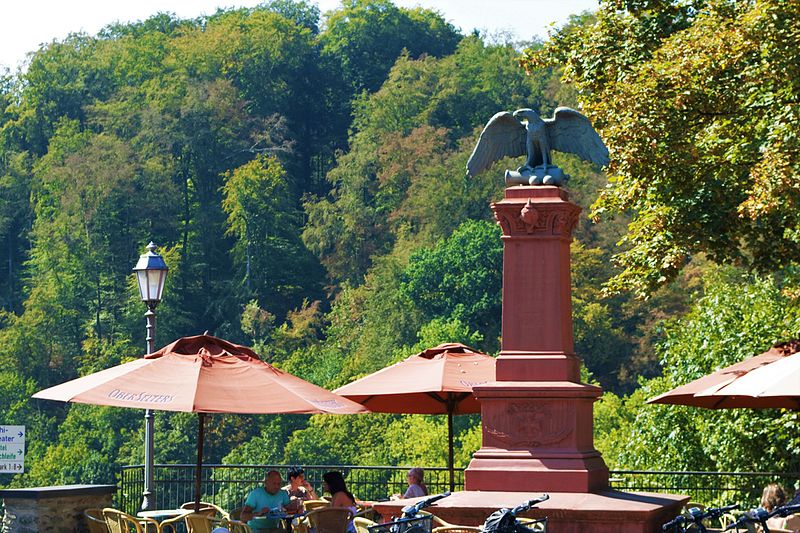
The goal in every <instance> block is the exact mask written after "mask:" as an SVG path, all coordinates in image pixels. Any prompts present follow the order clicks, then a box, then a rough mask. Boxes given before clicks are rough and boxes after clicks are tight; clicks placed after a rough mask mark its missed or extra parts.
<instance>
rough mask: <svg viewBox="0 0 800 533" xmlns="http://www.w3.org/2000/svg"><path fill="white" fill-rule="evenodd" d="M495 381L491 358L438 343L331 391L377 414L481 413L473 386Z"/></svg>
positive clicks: (493, 365)
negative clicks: (450, 406) (450, 410)
mask: <svg viewBox="0 0 800 533" xmlns="http://www.w3.org/2000/svg"><path fill="white" fill-rule="evenodd" d="M494 380H495V358H494V357H492V356H490V355H486V354H485V353H481V352H478V351H476V350H473V349H472V348H470V347H468V346H464V345H463V344H457V343H449V344H440V345H439V346H436V347H435V348H429V349H427V350H425V351H423V352H420V353H418V354H416V355H412V356H411V357H409V358H408V359H405V360H403V361H400V362H399V363H395V364H393V365H391V366H388V367H386V368H384V369H381V370H378V371H377V372H375V373H373V374H370V375H368V376H365V377H363V378H361V379H359V380H356V381H354V382H352V383H349V384H347V385H345V386H344V387H340V388H338V389H336V390H335V391H334V392H336V393H337V394H340V395H342V396H344V397H345V398H349V399H351V400H353V401H356V402H358V403H360V404H362V405H364V406H366V407H368V408H369V409H370V411H374V412H380V413H406V414H446V413H448V412H449V409H448V403H451V404H452V414H466V413H480V412H481V407H480V403H478V400H476V399H475V396H474V395H473V394H472V387H474V386H475V385H481V384H483V383H487V382H490V381H494Z"/></svg>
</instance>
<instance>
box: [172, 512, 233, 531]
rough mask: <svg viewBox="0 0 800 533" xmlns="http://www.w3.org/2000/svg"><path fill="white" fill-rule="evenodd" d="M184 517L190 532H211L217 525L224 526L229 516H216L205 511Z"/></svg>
mask: <svg viewBox="0 0 800 533" xmlns="http://www.w3.org/2000/svg"><path fill="white" fill-rule="evenodd" d="M226 514H227V513H226ZM182 518H183V520H184V521H185V522H186V530H187V531H188V533H211V530H212V529H214V528H215V527H218V526H223V527H224V525H225V524H227V523H228V519H227V518H216V517H213V516H208V515H207V514H204V513H189V514H187V515H183V517H182Z"/></svg>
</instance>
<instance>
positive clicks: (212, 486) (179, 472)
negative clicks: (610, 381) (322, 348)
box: [115, 464, 800, 513]
mask: <svg viewBox="0 0 800 533" xmlns="http://www.w3.org/2000/svg"><path fill="white" fill-rule="evenodd" d="M303 468H304V469H305V472H306V479H308V481H309V482H310V483H311V485H312V486H313V487H314V488H315V489H316V490H317V493H321V492H322V491H321V488H322V474H324V473H325V472H328V471H331V470H338V471H340V472H342V473H343V474H344V476H345V480H346V482H347V488H348V489H349V490H350V491H351V492H352V493H353V494H355V495H356V497H357V498H359V499H362V500H372V501H378V500H384V499H386V498H387V497H388V496H389V495H391V494H400V493H402V492H403V491H404V490H405V489H406V473H407V471H408V467H394V466H353V465H315V466H304V467H303ZM271 469H275V470H278V471H279V472H281V475H282V476H283V477H284V479H285V478H286V470H287V466H286V465H218V464H209V465H203V470H202V485H201V487H202V494H203V496H202V500H203V501H208V502H212V503H215V504H217V505H219V506H221V507H223V508H225V509H234V508H237V507H240V506H241V505H242V502H244V499H245V497H246V496H247V493H248V492H249V491H250V490H252V489H253V488H254V487H257V486H259V485H261V483H262V481H263V479H264V473H265V472H266V471H268V470H271ZM610 474H611V475H610V480H609V481H610V485H611V488H612V489H616V490H622V491H626V492H660V493H671V494H686V495H688V496H689V497H690V499H691V501H693V502H700V503H704V504H707V505H717V504H719V505H723V504H730V503H739V504H741V505H742V506H743V508H747V507H755V506H757V505H758V502H759V499H760V498H761V491H762V489H763V487H764V486H765V485H767V484H768V483H773V482H777V483H781V484H782V485H783V486H784V487H785V488H786V489H787V491H788V492H789V493H790V494H791V493H792V491H793V490H794V489H795V488H796V487H797V486H798V484H800V473H785V472H655V471H647V470H612V471H611V473H610ZM143 475H144V473H143V467H142V465H135V466H125V467H123V468H122V471H121V472H120V474H119V484H118V485H119V490H118V491H117V496H116V501H115V505H117V506H118V508H120V509H122V510H124V511H126V512H128V513H135V512H136V511H137V510H138V509H139V506H140V504H141V501H142V489H143V479H144V478H143ZM194 476H195V466H194V465H187V464H178V465H164V464H159V465H156V467H155V487H156V505H157V506H158V507H159V508H161V509H174V508H176V507H178V506H180V505H181V504H182V503H184V502H189V501H192V500H193V499H194ZM425 483H426V484H427V485H428V490H429V492H430V493H431V494H433V493H436V492H444V491H445V490H447V489H448V488H449V476H448V471H447V469H446V468H442V467H426V468H425ZM455 488H456V490H463V489H464V471H463V469H456V476H455Z"/></svg>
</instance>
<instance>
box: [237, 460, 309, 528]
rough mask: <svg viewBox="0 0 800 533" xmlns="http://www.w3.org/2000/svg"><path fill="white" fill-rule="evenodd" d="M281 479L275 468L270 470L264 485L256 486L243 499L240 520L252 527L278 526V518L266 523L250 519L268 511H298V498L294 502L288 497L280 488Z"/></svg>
mask: <svg viewBox="0 0 800 533" xmlns="http://www.w3.org/2000/svg"><path fill="white" fill-rule="evenodd" d="M281 485H283V480H282V479H281V474H280V472H278V471H277V470H270V471H269V472H267V475H266V476H265V477H264V486H263V487H256V488H255V489H253V490H251V491H250V494H248V495H247V498H246V499H245V501H244V507H242V514H241V521H242V522H247V523H248V525H249V526H250V527H252V528H261V529H267V528H268V529H273V528H280V527H281V523H280V520H279V519H277V518H276V519H270V520H268V521H267V522H266V523H264V522H260V523H259V522H253V523H251V520H252V519H253V518H256V517H260V516H265V515H267V514H269V512H270V511H274V512H282V511H289V512H295V511H298V510H299V509H298V508H299V507H301V505H302V504H301V503H300V500H295V501H294V502H293V501H292V500H291V499H290V498H289V493H288V492H286V491H285V490H281Z"/></svg>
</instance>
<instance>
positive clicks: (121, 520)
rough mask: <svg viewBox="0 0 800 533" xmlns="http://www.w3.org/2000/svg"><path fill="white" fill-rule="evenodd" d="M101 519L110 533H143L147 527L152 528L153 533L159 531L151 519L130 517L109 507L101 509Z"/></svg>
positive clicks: (156, 523) (156, 524)
mask: <svg viewBox="0 0 800 533" xmlns="http://www.w3.org/2000/svg"><path fill="white" fill-rule="evenodd" d="M103 518H104V519H105V521H106V526H107V527H108V531H109V532H110V533H131V532H134V533H145V532H146V531H147V528H148V526H153V529H154V531H160V528H159V526H158V522H156V521H155V520H153V519H152V518H139V517H137V516H131V515H129V514H128V513H123V512H122V511H118V510H116V509H113V508H111V507H106V508H105V509H103Z"/></svg>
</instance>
